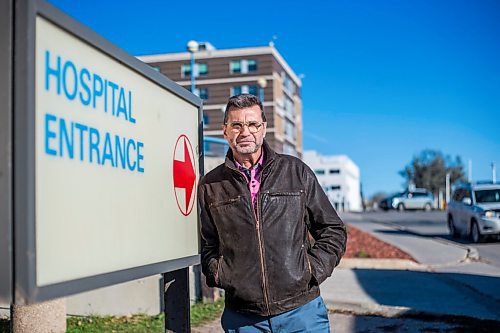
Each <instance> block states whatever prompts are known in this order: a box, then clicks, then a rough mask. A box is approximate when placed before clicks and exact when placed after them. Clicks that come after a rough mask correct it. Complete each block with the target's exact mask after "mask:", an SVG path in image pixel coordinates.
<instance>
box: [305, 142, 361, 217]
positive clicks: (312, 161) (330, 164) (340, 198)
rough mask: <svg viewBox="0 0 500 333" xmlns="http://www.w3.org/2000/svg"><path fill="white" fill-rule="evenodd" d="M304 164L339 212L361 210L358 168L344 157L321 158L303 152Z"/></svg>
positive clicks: (311, 153)
mask: <svg viewBox="0 0 500 333" xmlns="http://www.w3.org/2000/svg"><path fill="white" fill-rule="evenodd" d="M303 158H304V162H305V163H306V164H307V165H308V166H309V167H310V168H311V169H312V170H313V171H314V173H315V174H316V177H318V181H319V183H320V184H321V186H323V189H324V190H325V192H326V195H327V196H328V198H329V199H330V202H331V203H332V205H333V206H334V207H335V209H336V210H337V211H339V212H343V211H351V212H360V211H362V210H363V206H362V199H361V188H360V186H361V185H360V176H359V168H358V166H357V165H356V164H354V162H353V161H352V160H351V159H350V158H349V157H347V156H346V155H331V156H323V155H320V154H318V153H317V152H316V151H314V150H309V151H305V152H304V155H303Z"/></svg>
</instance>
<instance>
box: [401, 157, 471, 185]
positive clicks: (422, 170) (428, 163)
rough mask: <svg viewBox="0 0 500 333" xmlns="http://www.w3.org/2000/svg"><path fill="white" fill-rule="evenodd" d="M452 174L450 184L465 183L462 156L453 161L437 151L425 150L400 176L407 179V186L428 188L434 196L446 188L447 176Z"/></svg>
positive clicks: (414, 158)
mask: <svg viewBox="0 0 500 333" xmlns="http://www.w3.org/2000/svg"><path fill="white" fill-rule="evenodd" d="M447 173H450V184H454V183H457V182H464V181H465V174H464V166H463V164H462V159H461V158H460V156H456V157H455V159H452V158H451V157H450V156H449V155H446V156H444V155H443V153H441V152H440V151H437V150H430V149H427V150H423V151H422V152H420V154H418V155H416V156H414V157H413V160H412V161H411V162H410V163H409V164H408V165H407V166H406V167H405V168H404V170H401V171H400V172H399V174H400V175H401V176H402V177H404V178H405V179H406V186H408V185H409V184H414V185H415V186H416V187H421V188H426V189H427V190H429V191H431V192H432V193H433V194H434V195H437V194H438V193H439V190H440V189H444V188H445V187H446V174H447Z"/></svg>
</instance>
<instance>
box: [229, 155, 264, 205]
mask: <svg viewBox="0 0 500 333" xmlns="http://www.w3.org/2000/svg"><path fill="white" fill-rule="evenodd" d="M234 163H235V164H236V167H237V168H238V170H240V171H241V172H242V173H243V174H244V175H245V176H246V179H247V182H248V189H249V190H250V194H251V196H252V205H253V206H254V208H255V204H256V199H257V193H259V189H260V180H261V173H262V167H263V164H264V152H263V153H262V154H261V155H260V158H259V160H258V161H257V163H255V165H254V166H253V167H251V168H250V169H247V168H245V167H244V166H242V165H241V164H240V163H238V161H236V160H235V161H234Z"/></svg>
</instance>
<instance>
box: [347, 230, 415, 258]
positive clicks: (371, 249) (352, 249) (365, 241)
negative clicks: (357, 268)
mask: <svg viewBox="0 0 500 333" xmlns="http://www.w3.org/2000/svg"><path fill="white" fill-rule="evenodd" d="M344 258H376V259H408V260H412V261H414V262H417V261H416V260H415V259H414V258H413V257H412V256H410V255H409V254H408V253H406V252H404V251H402V250H400V249H399V248H397V247H395V246H392V245H390V244H387V243H386V242H383V241H381V240H380V239H378V238H375V237H373V236H372V235H370V234H368V233H366V232H364V231H361V230H359V229H358V228H355V227H353V226H352V225H350V224H348V225H347V248H346V253H345V254H344Z"/></svg>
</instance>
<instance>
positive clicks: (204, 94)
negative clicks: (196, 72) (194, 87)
mask: <svg viewBox="0 0 500 333" xmlns="http://www.w3.org/2000/svg"><path fill="white" fill-rule="evenodd" d="M198 94H199V95H198V96H199V97H200V98H201V99H203V100H207V99H208V88H198Z"/></svg>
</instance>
